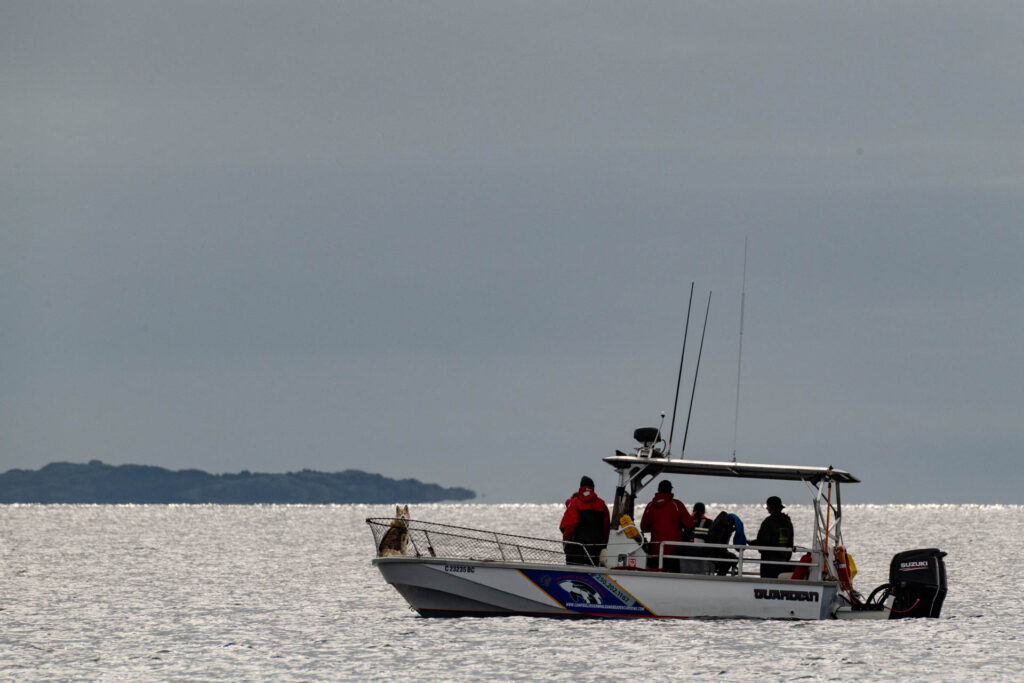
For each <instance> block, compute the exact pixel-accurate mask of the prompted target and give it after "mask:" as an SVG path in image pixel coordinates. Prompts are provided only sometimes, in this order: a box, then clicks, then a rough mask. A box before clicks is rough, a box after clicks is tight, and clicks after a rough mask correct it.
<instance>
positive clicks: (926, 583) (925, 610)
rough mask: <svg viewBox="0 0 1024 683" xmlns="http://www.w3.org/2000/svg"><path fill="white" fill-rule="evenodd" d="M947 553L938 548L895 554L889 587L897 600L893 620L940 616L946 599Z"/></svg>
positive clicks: (890, 614) (892, 613) (892, 610)
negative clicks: (945, 558) (944, 560)
mask: <svg viewBox="0 0 1024 683" xmlns="http://www.w3.org/2000/svg"><path fill="white" fill-rule="evenodd" d="M945 556H946V553H944V552H942V551H941V550H939V549H938V548H921V549H919V550H906V551H904V552H902V553H897V554H896V555H894V556H893V558H892V562H891V563H890V564H889V586H888V589H889V591H890V592H891V593H892V595H894V596H895V600H894V601H893V603H892V607H891V611H890V613H889V618H890V619H906V618H909V617H938V616H939V612H941V611H942V601H943V600H944V599H945V598H946V563H945V562H943V561H942V558H944V557H945Z"/></svg>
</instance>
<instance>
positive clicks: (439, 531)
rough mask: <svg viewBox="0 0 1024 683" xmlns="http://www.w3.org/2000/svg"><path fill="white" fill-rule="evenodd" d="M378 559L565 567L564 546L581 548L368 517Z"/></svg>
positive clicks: (540, 539) (414, 521)
mask: <svg viewBox="0 0 1024 683" xmlns="http://www.w3.org/2000/svg"><path fill="white" fill-rule="evenodd" d="M366 523H367V525H369V527H370V531H371V532H372V533H373V540H374V543H375V544H376V546H377V555H378V556H379V557H382V556H387V555H405V556H408V557H438V558H450V559H461V560H479V561H485V562H486V561H495V562H524V563H536V564H565V553H566V547H565V546H566V545H569V546H579V552H580V553H581V554H585V553H586V550H585V548H584V546H582V545H580V544H575V543H568V542H563V541H559V540H554V539H550V538H533V537H531V536H517V535H515V534H503V533H498V532H495V531H486V530H483V529H472V528H469V527H460V526H453V525H451V524H438V523H436V522H421V521H418V520H397V519H390V518H387V517H371V518H369V519H367V520H366Z"/></svg>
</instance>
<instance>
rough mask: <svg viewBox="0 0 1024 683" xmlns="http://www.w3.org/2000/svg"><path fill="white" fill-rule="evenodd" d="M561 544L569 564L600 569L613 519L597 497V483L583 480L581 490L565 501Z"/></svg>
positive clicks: (561, 525) (587, 479)
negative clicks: (600, 558)
mask: <svg viewBox="0 0 1024 683" xmlns="http://www.w3.org/2000/svg"><path fill="white" fill-rule="evenodd" d="M558 526H559V528H560V529H561V530H562V541H563V542H564V543H563V545H564V546H565V562H566V564H591V565H597V561H598V558H599V557H600V556H601V551H602V550H604V549H605V547H606V546H607V545H608V531H609V529H610V528H611V515H609V514H608V506H607V505H606V504H605V502H604V501H603V500H601V498H600V497H599V496H598V495H597V494H596V493H594V480H593V479H591V478H590V477H586V476H585V477H583V478H581V479H580V489H579V491H577V492H576V493H574V494H573V496H572V497H571V498H570V499H569V500H567V501H565V514H563V515H562V523H561V524H559V525H558Z"/></svg>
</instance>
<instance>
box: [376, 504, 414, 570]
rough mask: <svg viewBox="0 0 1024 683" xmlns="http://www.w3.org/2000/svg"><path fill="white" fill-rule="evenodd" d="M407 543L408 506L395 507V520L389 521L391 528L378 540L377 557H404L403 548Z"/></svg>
mask: <svg viewBox="0 0 1024 683" xmlns="http://www.w3.org/2000/svg"><path fill="white" fill-rule="evenodd" d="M408 542H409V506H408V505H404V506H402V507H398V506H397V505H396V506H395V518H394V519H393V520H391V528H390V529H388V530H387V532H385V534H384V538H382V539H380V545H379V546H377V557H390V556H393V555H405V547H406V545H407V544H408Z"/></svg>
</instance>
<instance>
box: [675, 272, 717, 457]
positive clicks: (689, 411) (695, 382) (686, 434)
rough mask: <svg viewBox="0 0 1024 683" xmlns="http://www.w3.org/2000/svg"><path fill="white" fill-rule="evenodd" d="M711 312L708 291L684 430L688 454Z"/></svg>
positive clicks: (684, 447)
mask: <svg viewBox="0 0 1024 683" xmlns="http://www.w3.org/2000/svg"><path fill="white" fill-rule="evenodd" d="M710 312H711V292H708V307H707V309H706V310H705V311H704V329H703V330H702V331H701V333H700V348H699V349H698V350H697V369H696V370H694V371H693V390H692V391H691V392H690V409H689V410H688V411H687V413H686V430H685V431H684V432H683V449H682V451H680V453H682V454H683V455H685V454H686V437H687V436H689V435H690V416H691V415H693V397H694V396H695V395H696V393H697V375H698V374H700V357H701V355H703V353H704V334H705V333H706V332H707V331H708V313H710Z"/></svg>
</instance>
